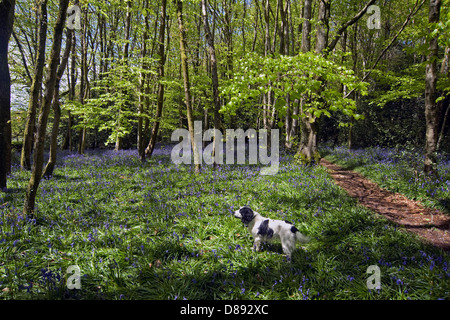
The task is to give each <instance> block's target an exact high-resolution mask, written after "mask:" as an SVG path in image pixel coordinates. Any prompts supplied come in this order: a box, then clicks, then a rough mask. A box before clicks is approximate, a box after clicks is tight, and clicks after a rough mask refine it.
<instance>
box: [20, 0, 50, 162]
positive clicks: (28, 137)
mask: <svg viewBox="0 0 450 320" xmlns="http://www.w3.org/2000/svg"><path fill="white" fill-rule="evenodd" d="M46 41H47V0H41V5H40V9H39V34H38V52H37V54H36V64H35V68H34V74H33V81H32V84H31V91H30V100H29V102H28V111H27V120H26V124H25V133H24V138H23V145H22V154H21V156H20V166H21V168H22V169H25V170H30V169H31V150H32V145H33V140H34V139H33V137H34V131H35V122H36V112H37V110H38V104H39V98H40V97H39V95H40V94H39V93H40V90H41V87H42V75H43V73H44V65H45V43H46Z"/></svg>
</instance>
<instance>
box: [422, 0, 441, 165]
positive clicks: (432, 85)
mask: <svg viewBox="0 0 450 320" xmlns="http://www.w3.org/2000/svg"><path fill="white" fill-rule="evenodd" d="M440 8H441V0H430V5H429V15H428V22H429V23H430V24H433V23H437V22H439V13H440ZM428 50H429V54H428V63H427V66H426V71H425V122H426V131H425V132H426V134H425V163H424V172H425V173H426V174H436V146H437V138H438V117H437V115H438V110H437V104H436V81H437V58H438V35H436V36H435V37H433V38H431V39H430V42H429V46H428Z"/></svg>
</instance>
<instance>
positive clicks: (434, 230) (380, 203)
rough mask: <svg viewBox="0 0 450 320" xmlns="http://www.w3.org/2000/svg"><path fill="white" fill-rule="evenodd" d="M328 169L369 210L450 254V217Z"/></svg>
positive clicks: (323, 162)
mask: <svg viewBox="0 0 450 320" xmlns="http://www.w3.org/2000/svg"><path fill="white" fill-rule="evenodd" d="M320 164H321V165H323V166H324V167H326V168H327V169H328V171H329V173H330V175H331V176H332V177H333V179H334V181H335V182H336V184H337V185H339V186H340V187H341V188H343V189H344V190H346V191H347V193H348V194H349V195H350V196H352V197H354V198H357V199H358V200H359V202H360V203H361V204H362V205H364V206H365V207H367V208H369V209H371V210H372V211H374V212H375V213H376V214H380V215H382V216H384V217H386V218H387V219H388V220H390V221H392V222H394V223H397V224H399V225H400V226H402V227H403V228H405V229H406V230H407V231H409V232H413V233H416V234H418V235H419V236H420V237H421V238H423V239H424V240H425V241H427V242H430V243H431V244H433V245H434V246H436V247H439V248H442V249H444V250H446V251H450V216H449V215H447V214H445V213H443V212H441V211H439V210H436V209H430V208H426V207H424V206H423V205H422V204H421V203H420V202H418V201H413V200H410V199H408V198H406V197H405V196H403V195H401V194H399V193H393V192H390V191H386V190H384V189H382V188H380V187H379V186H378V185H377V184H376V183H374V182H372V181H370V180H369V179H367V178H365V177H364V176H362V175H361V174H359V173H357V172H354V171H351V170H347V169H344V168H342V167H340V166H338V165H336V164H333V163H331V162H329V161H327V160H325V159H321V161H320Z"/></svg>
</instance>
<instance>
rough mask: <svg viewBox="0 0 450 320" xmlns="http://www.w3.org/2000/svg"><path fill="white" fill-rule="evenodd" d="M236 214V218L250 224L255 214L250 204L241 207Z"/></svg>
mask: <svg viewBox="0 0 450 320" xmlns="http://www.w3.org/2000/svg"><path fill="white" fill-rule="evenodd" d="M234 216H235V217H236V218H239V219H241V221H242V222H243V223H244V224H245V225H248V224H249V223H250V221H252V220H253V218H254V216H255V214H254V212H253V210H252V209H250V207H249V206H243V207H241V208H240V209H239V210H236V211H235V212H234Z"/></svg>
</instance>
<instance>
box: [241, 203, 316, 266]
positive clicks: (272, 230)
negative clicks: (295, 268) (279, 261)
mask: <svg viewBox="0 0 450 320" xmlns="http://www.w3.org/2000/svg"><path fill="white" fill-rule="evenodd" d="M234 216H235V217H236V218H239V219H241V220H242V222H243V223H244V225H245V226H246V227H247V228H248V231H249V232H250V234H251V235H252V236H253V238H254V239H255V242H254V244H253V248H254V249H255V250H256V251H259V250H260V249H261V242H265V241H271V240H273V239H279V240H280V241H281V247H282V248H283V252H284V253H285V254H286V255H287V256H288V258H289V259H290V258H291V255H292V252H293V251H294V250H295V244H296V242H297V241H299V242H300V243H307V242H309V238H308V237H307V236H305V235H303V234H301V233H300V232H299V231H298V229H297V228H296V227H294V226H293V225H292V223H290V222H289V221H282V220H272V219H268V218H264V217H263V216H261V215H260V214H259V213H258V212H256V211H253V210H252V209H250V207H248V206H243V207H241V208H240V209H239V210H236V211H235V212H234Z"/></svg>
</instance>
